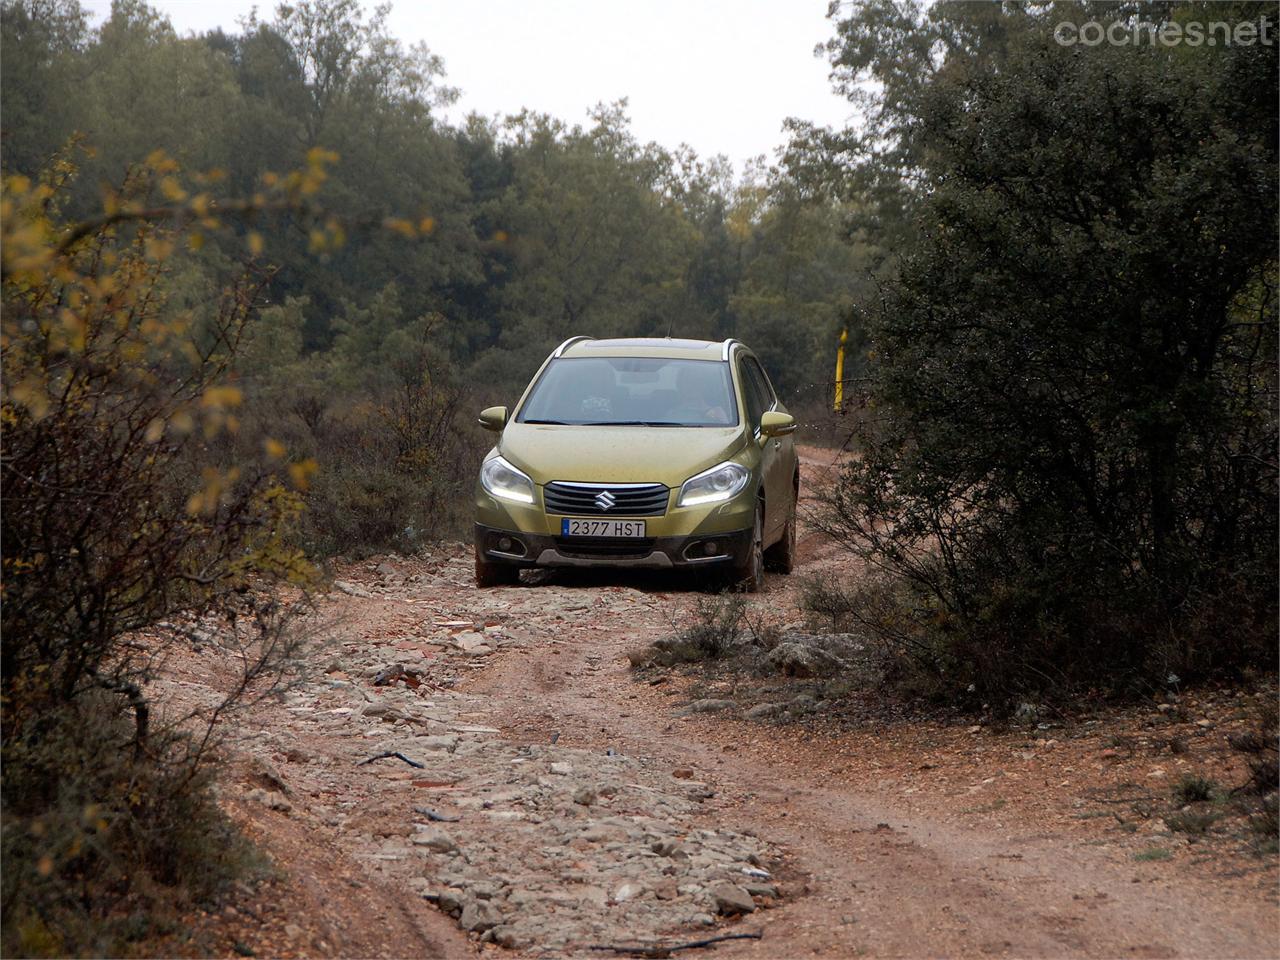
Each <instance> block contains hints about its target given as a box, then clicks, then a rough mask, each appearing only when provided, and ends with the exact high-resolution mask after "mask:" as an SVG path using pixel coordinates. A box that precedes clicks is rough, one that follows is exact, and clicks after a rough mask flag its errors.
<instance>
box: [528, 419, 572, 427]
mask: <svg viewBox="0 0 1280 960" xmlns="http://www.w3.org/2000/svg"><path fill="white" fill-rule="evenodd" d="M520 422H521V423H549V424H551V425H552V426H555V427H572V426H578V424H572V423H570V422H569V421H567V420H521V421H520Z"/></svg>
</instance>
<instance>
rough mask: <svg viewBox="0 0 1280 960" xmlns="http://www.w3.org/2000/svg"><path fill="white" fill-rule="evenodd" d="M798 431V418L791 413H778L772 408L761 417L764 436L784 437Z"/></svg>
mask: <svg viewBox="0 0 1280 960" xmlns="http://www.w3.org/2000/svg"><path fill="white" fill-rule="evenodd" d="M795 432H796V418H795V417H793V416H792V415H791V414H789V413H778V411H776V410H770V411H769V412H768V413H766V414H765V415H764V416H762V417H761V418H760V435H761V436H762V437H784V436H786V435H787V434H788V433H795Z"/></svg>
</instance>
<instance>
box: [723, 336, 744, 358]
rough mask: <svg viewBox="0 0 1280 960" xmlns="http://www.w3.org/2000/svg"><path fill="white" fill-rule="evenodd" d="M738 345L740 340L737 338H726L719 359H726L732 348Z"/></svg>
mask: <svg viewBox="0 0 1280 960" xmlns="http://www.w3.org/2000/svg"><path fill="white" fill-rule="evenodd" d="M740 346H742V341H741V340H737V339H735V338H733V337H730V338H729V339H728V340H726V341H725V342H724V351H723V352H722V353H721V354H720V359H721V360H728V359H729V354H731V353H732V352H733V348H734V347H740Z"/></svg>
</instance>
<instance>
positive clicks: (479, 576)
mask: <svg viewBox="0 0 1280 960" xmlns="http://www.w3.org/2000/svg"><path fill="white" fill-rule="evenodd" d="M519 582H520V568H519V567H513V566H511V565H510V564H508V563H486V562H485V561H484V560H481V559H480V558H479V557H476V586H477V587H480V588H481V589H483V588H485V587H512V586H515V585H516V584H517V583H519Z"/></svg>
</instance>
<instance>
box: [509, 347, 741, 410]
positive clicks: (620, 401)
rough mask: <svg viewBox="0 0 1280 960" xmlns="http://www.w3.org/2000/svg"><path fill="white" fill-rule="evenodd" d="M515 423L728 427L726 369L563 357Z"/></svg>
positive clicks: (697, 363) (730, 406) (698, 363)
mask: <svg viewBox="0 0 1280 960" xmlns="http://www.w3.org/2000/svg"><path fill="white" fill-rule="evenodd" d="M516 420H517V422H519V423H559V424H574V425H588V424H590V425H595V426H606V425H615V426H652V427H729V426H734V425H736V424H737V422H738V405H737V404H736V403H734V398H733V384H732V382H731V381H730V379H729V364H727V363H721V362H718V361H714V360H672V359H665V358H660V357H562V358H560V359H558V360H552V361H551V363H550V364H549V365H548V367H547V369H546V370H545V371H544V372H543V374H542V376H541V377H540V378H539V379H538V382H537V383H536V384H535V385H534V388H533V392H532V393H530V395H529V399H528V401H527V402H526V403H525V405H524V409H522V410H521V411H520V415H519V416H518V417H517V418H516Z"/></svg>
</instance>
